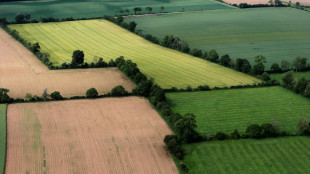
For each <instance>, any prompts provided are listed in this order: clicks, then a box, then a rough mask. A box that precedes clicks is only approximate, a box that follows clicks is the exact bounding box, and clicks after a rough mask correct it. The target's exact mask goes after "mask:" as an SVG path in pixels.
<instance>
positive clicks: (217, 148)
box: [184, 137, 310, 174]
mask: <svg viewBox="0 0 310 174" xmlns="http://www.w3.org/2000/svg"><path fill="white" fill-rule="evenodd" d="M309 144H310V138H309V137H285V138H272V139H263V140H247V139H245V140H228V141H213V142H205V143H193V144H189V145H185V146H184V149H185V152H186V154H187V155H186V156H185V159H184V163H185V164H186V165H187V167H188V168H189V173H223V174H225V173H227V174H228V173H229V174H230V173H239V174H248V173H251V174H252V173H308V172H309V170H310V166H309V162H310V150H309V148H310V145H309Z"/></svg>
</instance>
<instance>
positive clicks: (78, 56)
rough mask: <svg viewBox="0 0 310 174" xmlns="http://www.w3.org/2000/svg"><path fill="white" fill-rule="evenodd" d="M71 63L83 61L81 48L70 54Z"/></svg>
mask: <svg viewBox="0 0 310 174" xmlns="http://www.w3.org/2000/svg"><path fill="white" fill-rule="evenodd" d="M71 63H72V64H74V65H75V64H82V63H84V52H83V51H81V50H75V51H74V52H73V54H72V61H71Z"/></svg>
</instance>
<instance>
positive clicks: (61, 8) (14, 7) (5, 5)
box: [0, 0, 233, 20]
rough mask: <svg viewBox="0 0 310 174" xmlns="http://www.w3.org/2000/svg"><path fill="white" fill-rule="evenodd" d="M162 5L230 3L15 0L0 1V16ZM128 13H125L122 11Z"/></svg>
mask: <svg viewBox="0 0 310 174" xmlns="http://www.w3.org/2000/svg"><path fill="white" fill-rule="evenodd" d="M161 6H164V7H165V10H164V12H174V11H182V10H183V8H184V10H186V11H189V10H203V9H207V10H214V9H231V8H233V7H231V6H229V5H226V4H223V3H220V2H217V1H213V0H190V1H188V0H117V1H116V0H87V1H78V0H53V1H17V2H16V1H15V2H0V17H6V18H7V19H9V20H14V17H15V15H16V14H17V13H30V14H31V16H32V18H35V19H40V17H50V16H52V17H56V18H65V17H70V16H72V17H74V18H86V17H99V16H104V15H114V14H115V13H114V10H118V12H117V14H121V13H120V12H119V10H121V9H122V10H125V9H126V8H128V9H129V10H130V12H129V14H134V11H133V9H134V8H135V7H141V8H142V12H140V14H141V13H142V14H145V13H147V11H146V10H145V8H146V7H152V8H153V10H152V12H155V13H159V12H160V7H161ZM123 14H128V13H123Z"/></svg>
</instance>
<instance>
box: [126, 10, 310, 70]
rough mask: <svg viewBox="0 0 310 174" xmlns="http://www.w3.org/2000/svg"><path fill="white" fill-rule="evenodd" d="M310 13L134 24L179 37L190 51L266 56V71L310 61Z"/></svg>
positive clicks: (163, 18) (212, 14) (216, 14)
mask: <svg viewBox="0 0 310 174" xmlns="http://www.w3.org/2000/svg"><path fill="white" fill-rule="evenodd" d="M309 17H310V13H308V12H305V11H302V10H297V9H293V8H255V9H233V10H218V11H216V10H215V11H205V12H193V13H183V14H167V15H160V16H152V17H143V18H135V19H126V21H131V20H135V21H136V22H137V23H138V26H137V27H138V29H141V30H142V31H143V32H144V33H150V34H152V35H155V36H157V37H159V38H163V37H164V36H165V35H174V36H178V37H179V38H180V39H183V40H185V41H187V42H188V43H189V45H190V47H191V48H200V49H202V50H210V49H216V50H217V51H218V53H219V54H220V55H224V54H229V55H230V57H231V58H233V59H236V58H246V59H248V60H250V62H252V63H253V62H254V57H255V56H256V55H258V54H263V55H264V56H265V57H266V58H267V64H266V68H267V69H269V68H270V66H271V64H272V63H281V61H282V60H288V61H292V60H293V59H294V58H295V57H296V56H298V55H303V56H306V57H310V49H309V44H310V23H309V22H306V21H308V20H309Z"/></svg>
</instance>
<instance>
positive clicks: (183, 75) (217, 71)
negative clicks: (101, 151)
mask: <svg viewBox="0 0 310 174" xmlns="http://www.w3.org/2000/svg"><path fill="white" fill-rule="evenodd" d="M9 27H10V28H11V29H16V30H17V31H18V32H19V33H20V35H21V36H22V37H23V38H25V39H26V40H28V41H31V42H33V43H34V42H39V43H40V45H41V49H42V51H43V52H48V53H50V55H51V60H50V61H51V62H53V63H55V64H57V65H61V64H62V63H64V62H67V63H69V62H71V59H72V58H71V57H72V53H73V51H74V50H77V49H79V50H83V51H84V54H85V61H86V62H88V63H91V62H93V59H94V56H99V57H103V58H104V60H106V61H108V60H110V59H111V58H113V59H114V58H117V57H119V56H124V57H125V59H131V60H132V61H133V62H135V63H137V65H138V67H139V68H140V70H141V71H142V72H143V73H145V74H146V75H147V76H148V77H152V78H154V80H155V83H157V84H159V85H160V86H161V87H162V88H171V87H177V88H186V87H188V86H192V87H197V86H199V85H209V86H211V87H214V86H219V87H222V86H232V85H245V84H252V83H257V82H260V80H258V79H256V78H253V77H251V76H248V75H246V74H243V73H240V72H237V71H234V70H231V69H229V68H225V67H223V66H219V65H217V64H214V63H211V62H208V61H205V60H202V59H199V58H195V57H193V56H190V55H188V54H183V53H180V52H178V51H175V50H172V49H168V48H164V47H161V46H159V45H155V44H152V43H150V42H148V41H146V40H144V39H143V38H141V37H139V36H137V35H135V34H133V33H131V32H129V31H127V30H125V29H123V28H121V27H119V26H117V25H115V24H113V23H111V22H109V21H105V20H86V21H73V22H60V23H43V24H23V25H10V26H9Z"/></svg>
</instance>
